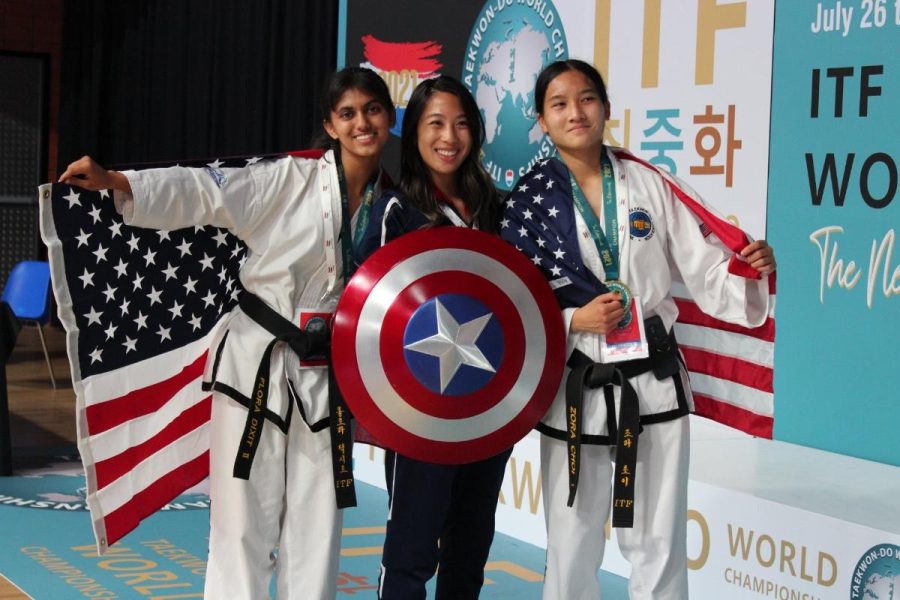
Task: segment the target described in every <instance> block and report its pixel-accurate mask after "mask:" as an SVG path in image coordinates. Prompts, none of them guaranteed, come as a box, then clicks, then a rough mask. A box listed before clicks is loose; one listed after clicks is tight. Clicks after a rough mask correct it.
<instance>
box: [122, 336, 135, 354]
mask: <svg viewBox="0 0 900 600" xmlns="http://www.w3.org/2000/svg"><path fill="white" fill-rule="evenodd" d="M122 345H123V346H125V354H128V353H129V352H132V351H134V352H137V340H133V339H131V338H130V337H128V336H127V335H126V336H125V341H124V342H122Z"/></svg>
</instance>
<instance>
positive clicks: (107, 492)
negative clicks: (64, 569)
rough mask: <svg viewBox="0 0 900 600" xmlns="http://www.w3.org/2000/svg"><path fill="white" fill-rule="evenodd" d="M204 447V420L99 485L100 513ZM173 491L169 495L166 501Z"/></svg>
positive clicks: (117, 505)
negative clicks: (105, 483)
mask: <svg viewBox="0 0 900 600" xmlns="http://www.w3.org/2000/svg"><path fill="white" fill-rule="evenodd" d="M208 450H209V423H205V424H204V425H202V426H201V427H198V428H197V429H194V430H193V431H190V432H188V433H187V434H186V435H184V436H182V437H181V438H179V439H178V440H176V441H175V442H173V443H171V444H169V445H168V446H165V447H163V448H162V449H160V450H159V451H158V452H156V453H155V454H153V455H151V456H150V457H148V458H147V459H146V460H144V461H143V462H140V463H138V464H137V465H135V466H134V467H133V468H132V469H131V470H130V471H128V472H127V473H125V474H124V475H122V476H121V477H119V478H118V479H116V480H115V481H113V482H112V483H110V484H109V485H107V486H106V487H104V488H100V489H99V490H98V491H97V492H96V494H95V495H96V498H97V504H98V506H99V507H100V509H101V510H102V512H103V513H104V514H109V513H111V512H113V511H115V510H118V509H119V508H120V507H121V506H122V505H124V504H127V503H128V502H129V501H130V500H131V498H132V497H134V495H135V494H137V493H139V492H140V491H141V490H143V489H144V488H147V487H149V486H150V485H152V484H153V482H154V481H156V480H157V479H159V478H160V477H163V476H164V475H165V474H166V473H167V472H169V471H170V470H172V469H173V468H176V467H178V466H180V465H183V464H184V463H187V462H190V461H192V460H194V459H195V458H196V457H198V456H199V455H201V454H203V453H204V452H206V451H208ZM183 491H184V489H180V490H178V493H181V492H183ZM177 495H178V494H172V495H170V496H169V498H168V499H167V500H166V501H168V500H169V499H172V498H174V497H175V496H177ZM160 506H162V505H160Z"/></svg>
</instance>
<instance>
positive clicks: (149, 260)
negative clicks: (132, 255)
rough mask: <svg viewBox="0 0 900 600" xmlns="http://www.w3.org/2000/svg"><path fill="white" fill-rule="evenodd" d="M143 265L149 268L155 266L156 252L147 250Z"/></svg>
mask: <svg viewBox="0 0 900 600" xmlns="http://www.w3.org/2000/svg"><path fill="white" fill-rule="evenodd" d="M144 263H145V264H146V265H147V266H148V267H149V266H150V265H155V264H156V252H154V251H153V250H151V249H150V248H147V253H146V254H144Z"/></svg>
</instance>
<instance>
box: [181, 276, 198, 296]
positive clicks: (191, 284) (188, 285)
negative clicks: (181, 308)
mask: <svg viewBox="0 0 900 600" xmlns="http://www.w3.org/2000/svg"><path fill="white" fill-rule="evenodd" d="M184 289H185V290H187V291H186V292H185V295H187V294H193V293H196V292H197V280H196V279H194V278H193V277H191V276H190V275H188V278H187V281H185V282H184Z"/></svg>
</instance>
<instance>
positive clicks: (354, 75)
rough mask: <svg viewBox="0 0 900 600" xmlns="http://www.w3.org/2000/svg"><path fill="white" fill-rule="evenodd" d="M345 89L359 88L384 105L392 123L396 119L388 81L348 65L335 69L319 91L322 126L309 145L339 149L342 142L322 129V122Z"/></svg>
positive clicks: (324, 121) (373, 73) (327, 117)
mask: <svg viewBox="0 0 900 600" xmlns="http://www.w3.org/2000/svg"><path fill="white" fill-rule="evenodd" d="M348 90H361V91H363V92H365V93H367V94H369V95H370V96H372V97H373V98H374V99H375V100H376V101H377V102H378V103H379V104H381V105H382V106H384V110H386V111H387V112H388V116H389V117H390V119H389V121H390V123H391V125H393V124H394V121H396V119H397V113H396V111H395V110H394V103H393V102H392V101H391V93H390V92H389V91H388V87H387V84H385V83H384V79H382V78H381V77H379V76H378V74H377V73H376V72H375V71H373V70H371V69H366V68H364V67H347V68H346V69H341V70H340V71H336V72H335V73H334V74H333V75H332V76H331V77H330V78H329V79H328V83H327V84H326V85H325V89H324V90H322V95H321V96H320V98H319V111H320V112H321V114H322V121H321V123H322V127H321V129H320V131H319V132H318V133H317V134H316V137H315V138H313V142H312V146H313V147H314V148H323V149H325V150H329V149H330V150H334V151H335V152H336V153H337V152H339V151H340V147H341V143H340V142H339V141H338V140H335V139H333V138H332V137H331V136H330V135H328V133H327V132H326V131H325V123H326V122H328V121H329V120H330V119H331V111H333V110H334V109H335V108H337V105H338V102H340V101H341V98H342V97H343V96H344V93H346V92H347V91H348Z"/></svg>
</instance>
